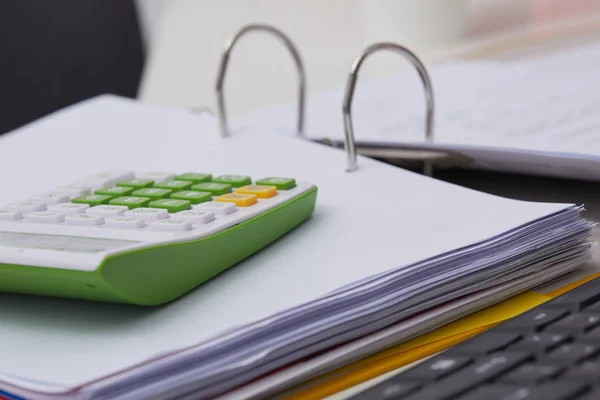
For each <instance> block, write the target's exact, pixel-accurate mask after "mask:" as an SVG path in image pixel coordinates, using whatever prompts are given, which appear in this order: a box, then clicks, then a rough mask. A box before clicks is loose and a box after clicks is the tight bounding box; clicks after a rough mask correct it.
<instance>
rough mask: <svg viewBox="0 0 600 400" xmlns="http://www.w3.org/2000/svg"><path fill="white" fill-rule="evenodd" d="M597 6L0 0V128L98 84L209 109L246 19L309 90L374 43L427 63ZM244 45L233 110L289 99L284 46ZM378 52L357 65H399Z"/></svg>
mask: <svg viewBox="0 0 600 400" xmlns="http://www.w3.org/2000/svg"><path fill="white" fill-rule="evenodd" d="M599 12H600V0H568V1H566V0H169V1H166V0H138V1H133V0H86V1H78V0H50V1H44V2H42V1H36V0H3V1H2V2H0V52H1V57H0V106H1V107H2V113H1V114H0V133H5V132H7V131H10V130H12V129H15V128H17V127H19V126H21V125H23V124H26V123H28V122H30V121H32V120H35V119H37V118H39V117H42V116H43V115H46V114H48V113H51V112H53V111H55V110H57V109H60V108H62V107H65V106H67V105H70V104H73V103H75V102H78V101H81V100H84V99H86V98H89V97H93V96H96V95H99V94H103V93H113V94H117V95H121V96H126V97H131V98H139V99H140V100H142V101H145V102H148V103H153V104H159V105H164V106H170V107H177V108H198V107H209V108H213V105H214V83H215V82H214V81H215V77H216V73H217V66H218V61H219V57H220V55H221V52H222V49H223V45H224V43H225V41H226V40H227V38H228V37H229V36H231V35H232V34H234V33H235V31H236V30H237V29H239V28H240V27H241V26H243V25H245V24H249V23H268V24H272V25H274V26H277V27H279V28H281V29H283V30H284V31H285V32H286V33H287V34H288V35H289V36H290V37H291V38H292V39H293V40H294V42H295V43H296V44H297V45H298V46H299V48H300V50H301V53H302V55H303V58H304V61H305V64H306V68H307V74H308V88H309V90H310V91H317V90H320V89H325V88H329V87H336V86H340V85H343V84H344V82H345V79H346V75H347V72H348V69H349V67H350V63H351V62H352V60H353V59H354V58H355V57H356V56H357V55H358V54H359V53H360V51H361V50H362V49H363V48H364V47H365V46H366V45H368V44H370V43H372V42H374V41H379V40H388V41H395V42H398V43H401V44H403V45H405V46H408V47H409V48H411V49H412V50H414V51H416V52H417V53H418V54H419V55H420V56H421V57H422V58H423V59H424V60H425V61H426V62H429V63H433V62H436V61H438V60H443V59H444V58H447V57H451V56H452V55H454V54H457V53H458V52H464V51H465V49H475V48H477V47H478V46H482V45H483V44H485V43H490V42H494V41H496V40H498V38H501V37H507V36H510V35H517V34H518V35H522V34H523V32H526V33H528V34H532V35H543V34H546V32H548V31H549V30H551V29H554V28H555V27H556V26H561V24H562V25H564V24H570V25H574V26H585V25H586V23H587V22H586V21H588V20H591V19H595V20H597V16H598V15H599ZM242 42H243V43H242ZM242 42H240V45H239V49H236V51H235V54H234V56H233V57H232V62H231V67H230V71H229V75H228V81H227V91H228V93H230V94H229V109H230V112H231V113H232V114H241V113H246V112H250V111H253V110H255V109H257V108H261V107H265V106H269V105H273V104H277V103H279V102H282V101H290V100H293V99H294V96H295V88H296V77H295V70H294V66H293V64H292V61H291V59H290V57H289V56H288V54H287V53H286V51H285V49H284V48H283V46H281V44H280V43H278V42H277V41H276V40H275V39H273V38H272V37H267V36H265V35H262V34H256V35H249V36H248V37H247V38H244V40H243V41H242ZM378 57H379V59H380V61H379V62H371V63H369V64H368V65H366V66H365V72H364V73H365V74H387V73H391V72H394V71H396V70H397V69H398V68H403V67H404V66H402V65H401V64H402V63H403V62H402V60H398V59H397V58H395V57H394V58H390V59H389V61H388V60H386V57H388V55H385V54H382V55H381V56H378ZM389 57H393V56H392V55H389Z"/></svg>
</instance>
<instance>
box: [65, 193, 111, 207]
mask: <svg viewBox="0 0 600 400" xmlns="http://www.w3.org/2000/svg"><path fill="white" fill-rule="evenodd" d="M110 199H112V196H107V195H104V194H88V195H85V196H79V197H75V198H74V199H72V200H71V203H77V204H89V205H90V207H93V206H99V205H101V204H108V202H109V200H110Z"/></svg>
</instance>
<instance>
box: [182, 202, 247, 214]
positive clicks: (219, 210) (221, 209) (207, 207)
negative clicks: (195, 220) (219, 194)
mask: <svg viewBox="0 0 600 400" xmlns="http://www.w3.org/2000/svg"><path fill="white" fill-rule="evenodd" d="M192 208H193V209H194V210H195V211H206V212H212V213H214V214H216V215H227V214H231V213H232V212H234V211H235V210H237V207H236V206H235V204H233V203H218V202H216V201H207V202H206V203H200V204H196V205H195V206H192Z"/></svg>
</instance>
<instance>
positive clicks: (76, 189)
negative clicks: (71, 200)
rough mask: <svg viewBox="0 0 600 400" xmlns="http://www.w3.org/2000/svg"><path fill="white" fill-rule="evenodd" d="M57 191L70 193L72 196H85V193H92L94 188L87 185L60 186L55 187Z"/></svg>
mask: <svg viewBox="0 0 600 400" xmlns="http://www.w3.org/2000/svg"><path fill="white" fill-rule="evenodd" d="M54 191H55V192H57V193H64V194H68V195H69V196H70V197H76V196H83V195H84V194H91V193H92V189H90V188H89V187H87V186H74V185H73V186H70V185H69V186H60V187H57V188H56V189H54Z"/></svg>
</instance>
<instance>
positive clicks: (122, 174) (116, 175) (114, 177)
mask: <svg viewBox="0 0 600 400" xmlns="http://www.w3.org/2000/svg"><path fill="white" fill-rule="evenodd" d="M134 177H135V174H134V173H133V171H106V172H99V173H97V174H93V175H89V176H87V177H85V178H83V179H81V180H79V181H77V182H76V183H75V184H76V185H82V186H91V187H94V188H96V187H108V186H113V185H114V184H115V183H117V182H119V181H123V180H126V179H133V178H134Z"/></svg>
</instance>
